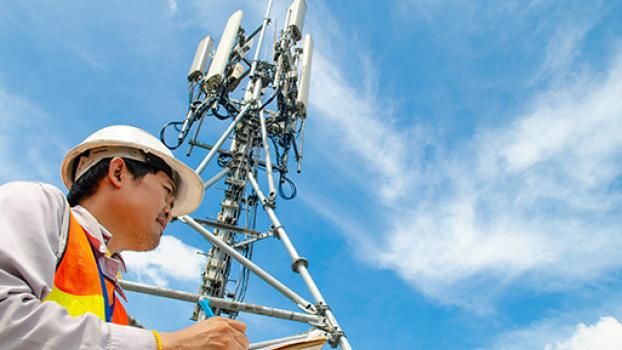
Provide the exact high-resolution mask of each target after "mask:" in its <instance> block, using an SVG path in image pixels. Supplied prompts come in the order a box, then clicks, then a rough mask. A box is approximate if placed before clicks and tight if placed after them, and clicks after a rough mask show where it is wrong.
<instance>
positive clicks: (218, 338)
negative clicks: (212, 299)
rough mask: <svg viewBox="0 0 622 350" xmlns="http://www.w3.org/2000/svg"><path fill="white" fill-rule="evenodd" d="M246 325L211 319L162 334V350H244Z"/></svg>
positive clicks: (246, 343)
mask: <svg viewBox="0 0 622 350" xmlns="http://www.w3.org/2000/svg"><path fill="white" fill-rule="evenodd" d="M244 332H246V325H245V324H244V323H242V322H240V321H235V320H231V319H228V318H222V317H212V318H209V319H207V320H205V321H201V322H197V323H196V324H194V325H192V326H190V327H188V328H185V329H182V330H180V331H177V332H172V333H162V335H161V337H162V349H163V350H186V349H188V350H192V349H202V350H246V349H248V338H247V337H246V335H245V334H244Z"/></svg>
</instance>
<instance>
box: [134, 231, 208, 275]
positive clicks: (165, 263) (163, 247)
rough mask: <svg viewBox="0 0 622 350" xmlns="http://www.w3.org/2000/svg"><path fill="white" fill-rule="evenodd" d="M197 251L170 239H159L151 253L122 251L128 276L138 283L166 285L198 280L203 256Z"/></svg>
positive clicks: (164, 237)
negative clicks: (138, 281) (131, 276)
mask: <svg viewBox="0 0 622 350" xmlns="http://www.w3.org/2000/svg"><path fill="white" fill-rule="evenodd" d="M199 251H200V250H199V249H198V248H195V247H192V246H189V245H187V244H185V243H183V242H182V241H180V240H179V239H177V238H175V237H173V236H162V239H161V240H160V245H159V246H158V247H157V248H156V249H155V250H153V251H151V252H146V253H145V252H140V253H138V252H125V253H123V257H124V259H125V261H126V264H127V269H128V273H129V274H131V275H134V276H136V277H137V278H138V280H140V281H144V282H152V283H154V284H156V285H158V286H167V285H168V284H169V283H171V282H173V281H195V282H196V281H199V280H200V278H201V277H200V276H201V272H202V270H203V265H204V264H205V257H204V256H202V255H200V254H197V252H199Z"/></svg>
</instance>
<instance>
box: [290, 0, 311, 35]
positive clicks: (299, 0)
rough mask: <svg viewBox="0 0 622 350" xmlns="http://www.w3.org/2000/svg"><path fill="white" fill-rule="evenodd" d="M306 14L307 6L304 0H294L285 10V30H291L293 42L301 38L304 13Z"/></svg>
mask: <svg viewBox="0 0 622 350" xmlns="http://www.w3.org/2000/svg"><path fill="white" fill-rule="evenodd" d="M306 12H307V4H306V3H305V0H294V2H293V3H292V4H291V5H290V6H289V8H288V9H287V22H286V23H285V30H287V29H291V31H292V35H293V37H294V40H296V41H298V40H300V39H301V38H302V28H303V26H304V23H305V13H306Z"/></svg>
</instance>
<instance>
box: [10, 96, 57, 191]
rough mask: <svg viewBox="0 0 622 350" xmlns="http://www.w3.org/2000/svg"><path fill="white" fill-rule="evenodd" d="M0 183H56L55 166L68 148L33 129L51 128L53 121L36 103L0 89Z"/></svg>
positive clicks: (52, 136)
mask: <svg viewBox="0 0 622 350" xmlns="http://www.w3.org/2000/svg"><path fill="white" fill-rule="evenodd" d="M0 123H2V128H0V149H1V151H0V162H1V163H2V167H0V182H6V181H11V180H18V179H20V180H24V179H31V180H35V179H36V180H39V181H48V182H56V181H58V179H59V177H58V175H57V174H59V170H58V169H59V164H60V159H61V158H62V155H63V154H64V153H63V152H65V151H66V150H67V149H68V147H67V145H65V144H64V143H63V141H62V139H58V138H56V137H54V135H51V134H40V133H33V130H34V129H36V128H45V129H48V130H51V129H54V126H53V124H54V123H53V118H51V117H50V115H48V113H47V112H46V111H44V110H43V109H41V108H40V107H39V106H38V105H37V104H36V103H34V102H32V101H29V100H28V99H26V98H24V97H22V96H19V95H16V94H13V93H11V92H9V91H7V90H6V89H4V88H3V87H2V86H0Z"/></svg>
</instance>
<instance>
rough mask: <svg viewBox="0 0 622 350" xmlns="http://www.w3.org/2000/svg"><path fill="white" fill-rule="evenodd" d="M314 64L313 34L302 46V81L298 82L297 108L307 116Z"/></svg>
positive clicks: (306, 38) (307, 36)
mask: <svg viewBox="0 0 622 350" xmlns="http://www.w3.org/2000/svg"><path fill="white" fill-rule="evenodd" d="M312 62H313V38H312V37H311V34H307V35H305V39H304V41H303V45H302V65H301V74H300V79H299V80H298V96H296V107H298V112H299V113H300V114H301V115H303V116H306V114H307V106H308V103H309V85H310V81H311V64H312Z"/></svg>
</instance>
